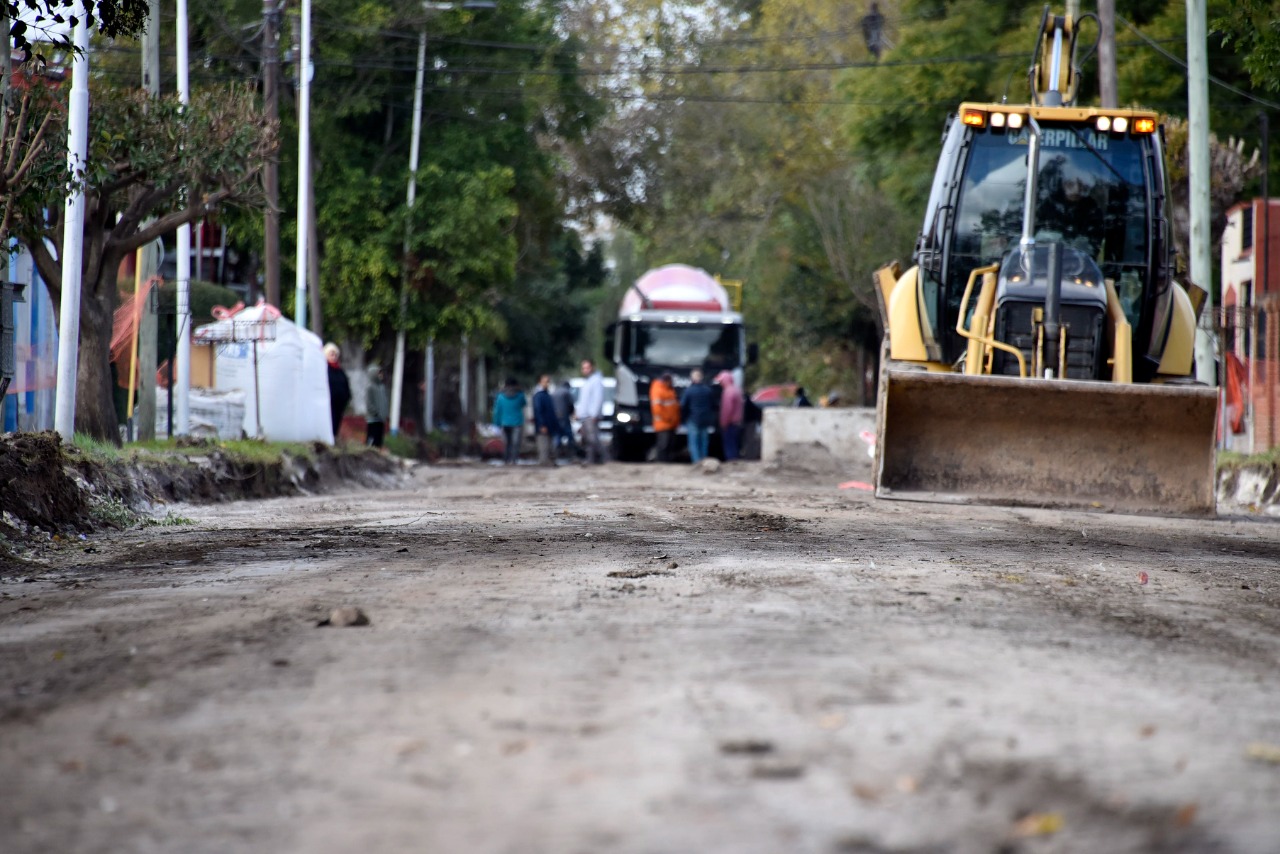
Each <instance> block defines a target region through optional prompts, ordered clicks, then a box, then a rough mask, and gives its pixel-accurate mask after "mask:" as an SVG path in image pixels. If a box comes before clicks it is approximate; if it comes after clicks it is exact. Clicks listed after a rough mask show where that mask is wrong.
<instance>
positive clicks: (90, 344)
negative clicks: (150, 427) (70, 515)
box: [75, 271, 120, 445]
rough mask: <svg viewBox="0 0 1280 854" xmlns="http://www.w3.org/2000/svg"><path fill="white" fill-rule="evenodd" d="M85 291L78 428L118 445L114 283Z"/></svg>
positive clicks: (77, 372)
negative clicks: (113, 378) (113, 350)
mask: <svg viewBox="0 0 1280 854" xmlns="http://www.w3.org/2000/svg"><path fill="white" fill-rule="evenodd" d="M114 275H115V274H114V271H112V276H113V277H114ZM83 293H84V299H83V300H81V303H80V351H79V353H80V355H79V359H78V360H77V363H76V419H75V425H76V432H77V433H85V434H87V435H89V436H92V437H93V438H95V439H99V440H103V441H108V442H111V443H112V444H113V445H119V444H120V427H119V423H118V422H117V420H116V407H115V398H114V397H113V392H114V389H113V384H112V382H111V332H112V323H113V320H114V315H115V309H116V306H115V302H116V299H115V286H114V284H112V285H111V286H108V287H96V288H85V289H84V291H83Z"/></svg>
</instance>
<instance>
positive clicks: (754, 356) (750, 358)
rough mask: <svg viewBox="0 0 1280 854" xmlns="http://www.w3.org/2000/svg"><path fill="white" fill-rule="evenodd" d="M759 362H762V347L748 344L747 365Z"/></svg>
mask: <svg viewBox="0 0 1280 854" xmlns="http://www.w3.org/2000/svg"><path fill="white" fill-rule="evenodd" d="M759 360H760V345H759V344H748V345H747V364H748V365H754V364H755V363H756V362H758V361H759Z"/></svg>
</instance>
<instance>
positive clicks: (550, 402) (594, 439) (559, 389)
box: [493, 359, 607, 466]
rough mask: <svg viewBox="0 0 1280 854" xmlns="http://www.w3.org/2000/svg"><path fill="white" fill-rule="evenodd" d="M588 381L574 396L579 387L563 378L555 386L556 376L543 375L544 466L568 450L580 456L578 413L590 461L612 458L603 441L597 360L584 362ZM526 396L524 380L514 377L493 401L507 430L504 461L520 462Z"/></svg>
mask: <svg viewBox="0 0 1280 854" xmlns="http://www.w3.org/2000/svg"><path fill="white" fill-rule="evenodd" d="M582 376H583V378H584V382H583V384H582V387H581V388H580V389H579V392H578V400H577V402H576V403H575V401H574V399H573V387H572V386H571V385H570V383H569V381H568V380H567V379H566V380H563V381H562V382H561V383H560V385H559V386H556V387H554V388H553V387H552V383H551V375H550V374H543V375H542V376H540V377H538V386H537V390H536V391H534V393H533V429H534V442H535V444H536V445H537V449H538V465H541V466H553V465H555V458H556V456H558V455H559V454H560V453H561V452H562V451H568V452H569V453H570V454H571V455H572V456H573V457H575V458H576V457H577V456H578V455H579V447H578V442H577V440H576V439H575V438H574V435H573V417H574V415H575V414H576V415H577V418H578V420H579V421H580V422H581V423H582V451H583V452H584V453H585V455H586V461H587V463H588V464H591V465H596V464H600V463H603V462H604V461H605V459H606V457H607V454H606V451H605V448H604V444H603V442H601V440H600V419H601V417H603V414H604V375H603V374H601V373H600V370H599V369H598V368H597V367H596V365H595V362H594V361H593V360H591V359H584V360H583V361H582ZM526 403H527V401H526V399H525V395H524V392H523V391H522V390H521V389H520V384H519V383H518V382H517V381H516V380H515V379H514V378H511V379H508V380H507V381H506V382H505V383H504V384H503V386H502V391H501V392H499V393H498V396H497V397H496V398H495V399H494V402H493V424H494V426H495V427H498V428H499V429H501V430H502V437H503V444H504V450H503V462H504V463H505V464H506V465H509V466H512V465H515V464H516V463H517V462H518V461H519V459H520V443H521V441H522V440H523V436H524V422H525V414H524V410H525V405H526Z"/></svg>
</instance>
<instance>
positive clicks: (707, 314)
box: [605, 264, 756, 461]
mask: <svg viewBox="0 0 1280 854" xmlns="http://www.w3.org/2000/svg"><path fill="white" fill-rule="evenodd" d="M605 353H606V355H607V356H608V358H609V361H610V362H612V363H613V365H614V376H615V377H616V378H617V382H618V387H617V398H616V401H615V409H614V427H613V452H614V456H615V457H616V458H617V459H619V460H623V461H637V460H643V459H644V458H645V457H646V456H647V454H648V452H649V449H650V448H651V447H652V446H653V443H654V435H653V420H652V416H651V415H650V412H649V383H650V382H651V381H652V380H654V379H656V378H658V377H660V376H662V375H663V374H671V377H672V379H673V380H674V385H675V388H676V392H677V394H678V393H680V392H681V391H683V390H684V389H685V388H686V387H688V385H689V382H690V379H689V375H690V373H691V372H692V371H693V370H694V368H701V369H702V372H703V375H704V376H705V377H706V381H707V382H708V383H709V382H711V380H713V379H714V378H715V376H716V375H717V374H719V373H720V372H721V371H726V370H727V371H731V372H732V373H733V376H734V379H735V381H736V382H737V383H738V385H739V386H742V379H743V377H742V371H743V368H744V367H745V366H746V365H747V364H748V363H749V362H753V361H755V355H756V354H755V345H751V346H750V347H749V346H748V345H747V339H746V331H745V329H744V327H743V323H742V315H741V314H739V313H738V312H737V311H736V310H735V306H734V305H733V303H732V302H731V300H730V299H729V294H728V292H727V291H726V290H725V288H724V286H723V285H721V283H720V282H718V281H716V279H714V278H713V277H712V276H710V275H709V274H707V273H706V272H705V271H704V270H699V269H697V268H696V267H689V266H686V265H684V264H668V265H667V266H665V267H658V268H656V269H653V270H650V271H648V272H647V273H645V274H644V275H643V276H641V277H640V278H639V279H637V280H636V281H635V283H634V284H632V285H631V287H630V288H629V289H628V290H627V293H626V295H625V296H624V297H623V299H622V304H621V305H620V306H619V308H618V319H617V320H616V321H615V322H614V323H612V324H610V325H609V327H608V329H607V330H606V332H605ZM681 432H683V430H682V431H681ZM713 441H714V439H713Z"/></svg>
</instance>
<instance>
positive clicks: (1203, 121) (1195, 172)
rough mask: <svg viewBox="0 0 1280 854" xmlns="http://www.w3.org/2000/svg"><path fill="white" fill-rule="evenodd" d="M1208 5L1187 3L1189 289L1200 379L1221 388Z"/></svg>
mask: <svg viewBox="0 0 1280 854" xmlns="http://www.w3.org/2000/svg"><path fill="white" fill-rule="evenodd" d="M1206 17H1207V15H1206V12H1205V0H1187V155H1188V159H1189V161H1190V162H1189V164H1188V166H1189V172H1190V181H1191V195H1190V203H1191V247H1190V252H1191V259H1190V260H1191V284H1193V285H1197V286H1199V287H1201V288H1203V289H1204V291H1205V302H1204V309H1203V310H1202V312H1201V314H1200V317H1201V318H1202V319H1204V318H1208V321H1209V329H1208V330H1205V329H1204V328H1203V327H1200V328H1198V329H1197V330H1196V348H1195V352H1196V379H1198V380H1200V382H1202V383H1205V384H1206V385H1217V378H1216V376H1215V375H1216V367H1217V357H1218V351H1217V347H1216V346H1215V344H1214V337H1213V335H1212V330H1213V317H1214V307H1213V269H1212V267H1211V265H1210V259H1209V249H1210V237H1209V55H1208V47H1207V32H1208V22H1207V20H1206Z"/></svg>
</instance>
